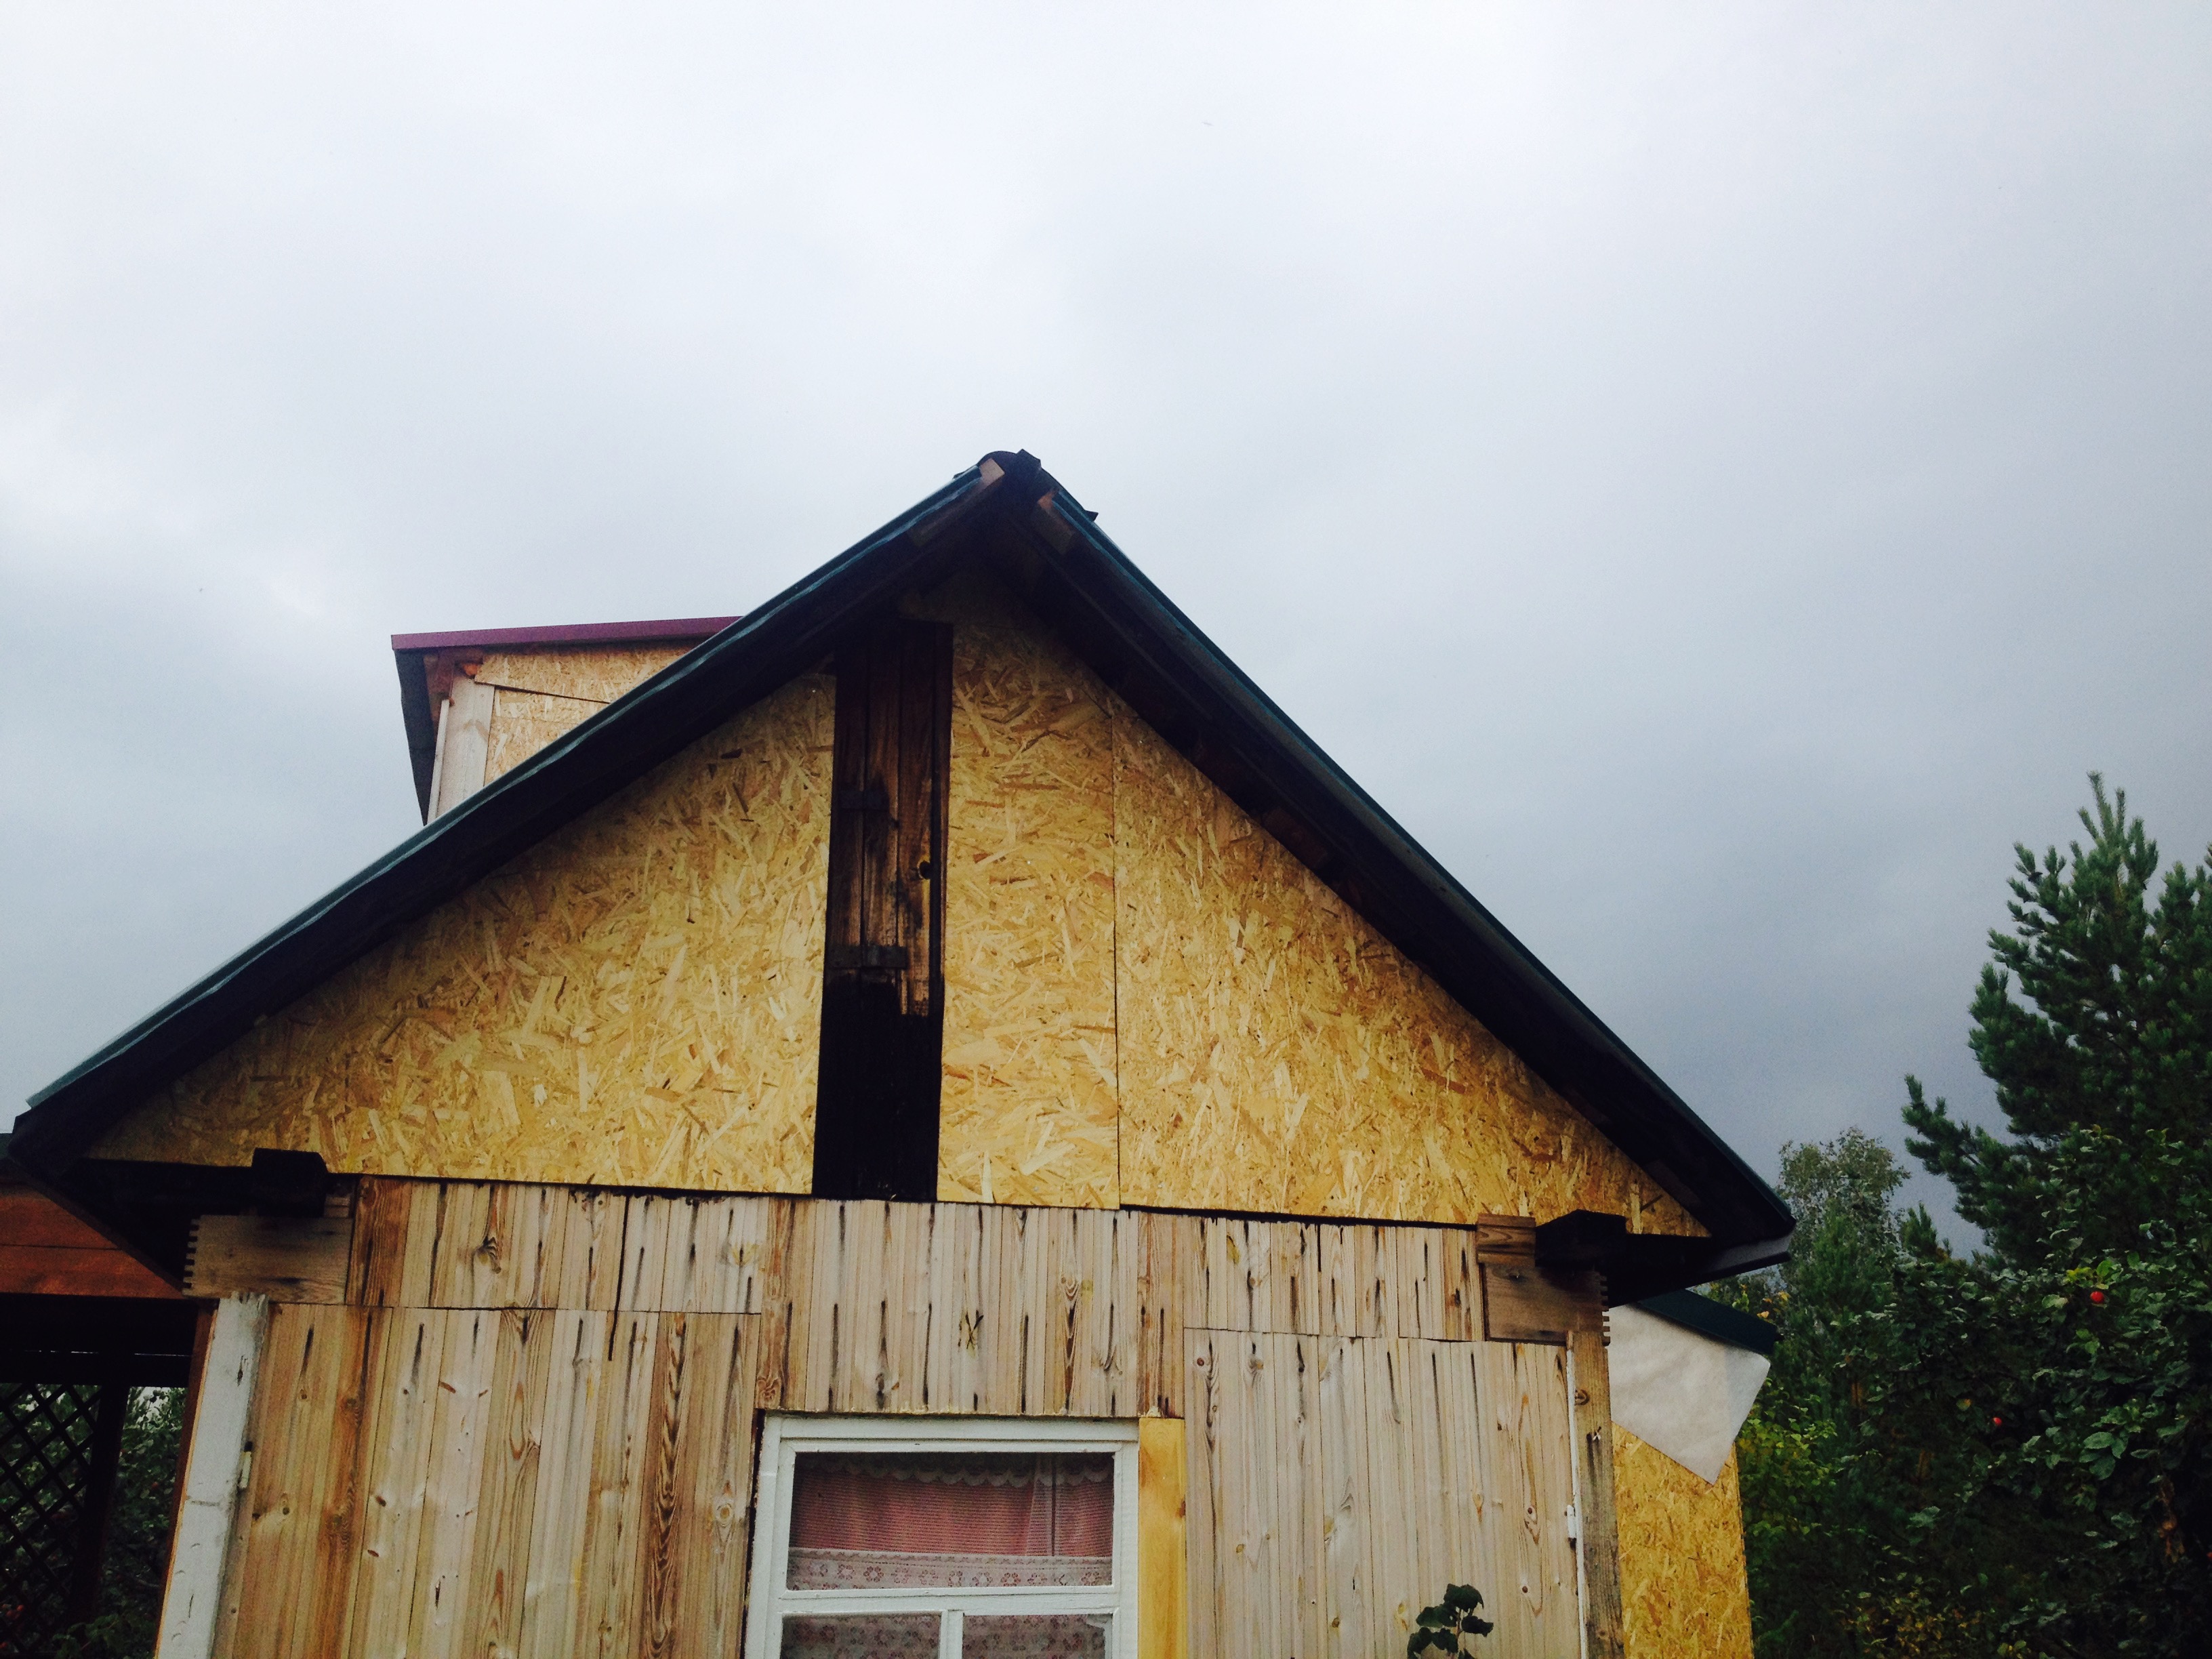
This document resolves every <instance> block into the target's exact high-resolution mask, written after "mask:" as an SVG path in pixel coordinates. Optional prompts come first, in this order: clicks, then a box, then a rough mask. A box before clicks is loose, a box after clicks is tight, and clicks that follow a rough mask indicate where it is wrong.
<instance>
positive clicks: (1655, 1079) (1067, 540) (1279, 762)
mask: <svg viewBox="0 0 2212 1659" xmlns="http://www.w3.org/2000/svg"><path fill="white" fill-rule="evenodd" d="M1039 480H1040V482H1041V483H1042V484H1043V485H1045V486H1046V488H1047V491H1048V493H1046V494H1043V495H1030V492H1029V491H1028V490H1026V489H1025V490H1024V491H1023V496H1026V497H1028V498H1029V499H1030V500H1034V501H1036V503H1037V504H1036V507H1034V508H1032V509H1031V510H1030V512H1029V513H1025V514H1020V515H1018V520H1017V521H1018V523H1019V524H1020V525H1021V527H1022V529H1023V531H1024V532H1025V533H1024V540H1025V542H1026V544H1027V545H1026V547H1025V548H1024V549H1022V550H1013V551H1011V552H1009V553H1002V554H1001V556H1000V562H1001V567H1002V570H1003V571H1004V574H1007V575H1008V576H1009V577H1010V578H1011V579H1012V580H1014V581H1015V582H1016V584H1017V586H1018V587H1019V588H1020V589H1022V590H1023V591H1024V593H1025V596H1026V597H1028V598H1029V599H1030V602H1031V603H1032V604H1033V605H1036V608H1037V609H1038V610H1039V611H1041V612H1042V613H1043V614H1044V615H1045V616H1046V617H1047V620H1048V621H1050V622H1052V623H1054V625H1055V626H1056V627H1058V628H1060V629H1061V630H1062V631H1063V632H1064V633H1066V634H1068V635H1071V636H1072V639H1073V641H1075V642H1077V643H1078V647H1079V649H1081V650H1083V651H1084V652H1085V655H1086V656H1087V657H1089V658H1090V659H1091V661H1092V663H1093V665H1094V666H1097V667H1098V668H1099V669H1100V671H1102V673H1103V676H1104V677H1105V678H1107V679H1108V680H1109V684H1115V689H1116V690H1121V691H1122V693H1123V695H1124V696H1129V695H1130V694H1131V693H1132V692H1135V693H1136V694H1137V695H1136V696H1133V698H1132V701H1133V702H1136V703H1137V704H1138V705H1139V713H1140V714H1141V713H1145V712H1146V710H1145V709H1144V708H1143V707H1142V702H1143V701H1145V698H1144V695H1143V694H1144V690H1145V688H1144V687H1143V686H1142V685H1141V684H1139V682H1141V681H1145V680H1149V681H1151V682H1152V684H1154V685H1156V686H1157V687H1158V689H1159V690H1162V691H1164V692H1165V693H1166V695H1167V696H1170V697H1171V698H1172V699H1173V700H1174V701H1175V702H1177V703H1179V704H1181V705H1182V708H1183V709H1185V710H1188V711H1189V713H1190V714H1192V715H1193V716H1194V718H1195V720H1196V721H1197V723H1198V724H1199V725H1200V726H1201V727H1202V728H1203V729H1202V731H1201V732H1197V733H1191V732H1184V733H1172V732H1170V733H1166V734H1165V735H1168V736H1169V737H1170V741H1177V739H1178V738H1180V741H1177V746H1178V747H1179V748H1182V749H1183V750H1184V751H1185V753H1186V754H1189V753H1190V751H1191V749H1192V748H1193V747H1194V738H1197V739H1198V740H1199V741H1202V742H1203V743H1204V744H1206V745H1207V746H1209V747H1212V748H1218V749H1224V750H1227V751H1228V752H1229V754H1230V755H1231V756H1232V757H1234V759H1235V761H1236V762H1237V763H1238V764H1239V765H1241V767H1242V768H1243V769H1245V770H1246V771H1248V772H1249V774H1250V775H1252V776H1253V777H1254V778H1255V779H1257V780H1259V781H1261V782H1262V783H1263V784H1264V785H1265V786H1266V787H1267V788H1268V789H1269V790H1271V791H1272V792H1273V793H1274V794H1275V795H1276V796H1277V798H1278V799H1279V801H1280V803H1281V805H1282V806H1283V807H1284V808H1285V810H1286V811H1288V812H1289V813H1290V814H1291V816H1292V817H1294V818H1296V819H1297V821H1298V822H1299V823H1301V824H1302V825H1303V826H1304V828H1305V829H1307V830H1309V831H1310V833H1311V835H1312V836H1314V837H1315V838H1316V840H1318V841H1319V842H1321V843H1322V847H1323V848H1326V854H1325V855H1324V856H1323V857H1322V858H1321V859H1320V860H1317V861H1316V860H1313V859H1311V858H1309V859H1308V862H1309V863H1317V867H1316V871H1315V873H1316V875H1318V876H1320V877H1321V878H1322V879H1323V880H1324V881H1328V882H1330V883H1331V884H1332V885H1336V886H1338V887H1339V889H1340V890H1346V897H1347V898H1348V899H1350V900H1351V901H1352V902H1353V904H1354V905H1355V908H1358V910H1359V912H1360V913H1361V914H1362V915H1364V916H1366V918H1367V919H1368V920H1369V921H1370V922H1372V923H1373V924H1374V925H1375V926H1376V927H1377V928H1378V929H1379V930H1380V931H1381V932H1382V933H1383V934H1384V935H1385V937H1387V938H1389V939H1390V940H1391V942H1392V943H1393V944H1395V945H1397V946H1398V947H1399V948H1400V949H1401V950H1403V951H1406V953H1407V955H1408V956H1409V957H1413V960H1415V961H1416V962H1418V963H1420V964H1421V965H1422V966H1423V967H1424V968H1425V969H1427V970H1428V971H1429V972H1430V973H1431V974H1432V975H1435V977H1436V978H1437V981H1438V982H1439V983H1440V984H1441V985H1442V986H1443V987H1444V989H1445V990H1447V991H1448V992H1449V993H1450V994H1452V995H1453V997H1454V998H1455V999H1456V1000H1458V1001H1459V1002H1460V1003H1461V1004H1462V1006H1464V1007H1466V1008H1467V1009H1468V1012H1470V1013H1472V1014H1474V1016H1475V1017H1476V1018H1478V1019H1480V1020H1481V1021H1482V1022H1483V1024H1485V1025H1486V1026H1488V1027H1489V1028H1490V1030H1492V1033H1493V1034H1494V1035H1496V1036H1498V1039H1499V1040H1500V1041H1501V1042H1504V1043H1505V1045H1506V1046H1507V1047H1508V1048H1512V1049H1513V1050H1514V1051H1515V1052H1516V1054H1519V1055H1520V1056H1521V1058H1522V1060H1525V1061H1527V1062H1528V1065H1529V1066H1531V1067H1532V1068H1533V1069H1534V1070H1535V1071H1536V1072H1537V1073H1538V1074H1539V1075H1541V1076H1542V1077H1543V1078H1544V1079H1546V1080H1547V1081H1548V1082H1549V1083H1551V1084H1552V1085H1553V1087H1554V1088H1556V1089H1558V1090H1559V1092H1560V1094H1561V1095H1562V1096H1564V1097H1565V1098H1566V1099H1567V1100H1568V1101H1569V1103H1571V1104H1572V1105H1573V1106H1574V1107H1575V1109H1577V1111H1578V1112H1580V1113H1581V1114H1582V1115H1583V1116H1585V1117H1587V1118H1588V1119H1589V1121H1591V1123H1592V1124H1594V1125H1595V1127H1598V1128H1599V1129H1600V1130H1601V1131H1602V1132H1603V1133H1605V1134H1606V1135H1607V1138H1608V1139H1612V1140H1613V1143H1614V1144H1615V1145H1616V1146H1620V1149H1621V1151H1622V1152H1625V1153H1626V1155H1627V1156H1628V1157H1630V1158H1632V1159H1634V1160H1635V1161H1636V1162H1637V1163H1638V1164H1639V1165H1641V1166H1642V1167H1643V1168H1644V1169H1645V1170H1648V1171H1649V1172H1650V1174H1651V1176H1653V1178H1654V1179H1655V1180H1656V1181H1658V1182H1660V1183H1661V1185H1662V1186H1663V1187H1665V1188H1667V1190H1668V1192H1669V1193H1671V1194H1673V1195H1674V1197H1675V1198H1676V1199H1677V1200H1679V1201H1680V1203H1681V1204H1682V1206H1683V1207H1684V1208H1685V1209H1686V1210H1687V1211H1689V1212H1690V1213H1691V1214H1692V1215H1693V1216H1695V1217H1697V1218H1698V1219H1699V1221H1700V1222H1702V1223H1703V1224H1704V1225H1705V1227H1706V1228H1707V1229H1708V1230H1709V1231H1710V1232H1711V1235H1712V1242H1713V1243H1715V1244H1716V1245H1724V1246H1734V1247H1738V1248H1737V1249H1735V1250H1733V1251H1732V1252H1731V1254H1732V1255H1742V1254H1744V1250H1743V1248H1742V1247H1752V1248H1751V1249H1750V1253H1749V1254H1748V1255H1745V1260H1744V1264H1743V1267H1735V1268H1734V1269H1733V1271H1743V1270H1744V1267H1750V1266H1755V1265H1763V1264H1764V1262H1766V1261H1779V1260H1781V1259H1782V1258H1783V1256H1784V1255H1785V1254H1786V1251H1787V1245H1788V1239H1789V1235H1790V1232H1791V1231H1792V1230H1793V1228H1794V1227H1795V1226H1796V1218H1794V1217H1793V1216H1792V1215H1791V1214H1790V1209H1789V1206H1787V1205H1785V1204H1784V1203H1783V1201H1782V1200H1781V1199H1780V1198H1779V1197H1778V1195H1777V1194H1775V1193H1774V1191H1773V1190H1772V1189H1771V1188H1770V1187H1768V1186H1767V1184H1766V1182H1764V1181H1763V1180H1761V1179H1760V1178H1759V1176H1758V1174H1757V1173H1756V1172H1755V1171H1753V1170H1752V1169H1751V1167H1750V1166H1749V1165H1748V1164H1746V1163H1745V1162H1744V1161H1743V1160H1742V1158H1740V1157H1738V1156H1737V1155H1736V1153H1735V1150H1734V1149H1733V1148H1731V1147H1730V1146H1729V1145H1728V1144H1727V1142H1725V1141H1724V1140H1723V1139H1721V1138H1720V1137H1719V1136H1718V1135H1717V1134H1715V1133H1713V1131H1712V1130H1711V1128H1710V1127H1708V1126H1707V1125H1706V1124H1705V1121H1703V1120H1702V1119H1700V1118H1699V1116H1698V1115H1697V1114H1696V1113H1695V1112H1694V1111H1693V1110H1692V1109H1691V1108H1690V1106H1689V1104H1688V1103H1686V1102H1685V1101H1684V1100H1683V1099H1682V1098H1681V1097H1680V1096H1679V1095H1677V1094H1676V1093H1675V1092H1674V1091H1673V1090H1672V1089H1670V1088H1669V1087H1668V1085H1666V1083H1665V1082H1663V1081H1662V1079H1660V1078H1659V1076H1658V1074H1657V1073H1655V1072H1653V1071H1652V1070H1651V1068H1650V1066H1647V1065H1645V1064H1644V1061H1643V1060H1641V1059H1639V1058H1638V1056H1637V1055H1636V1054H1634V1053H1633V1052H1632V1050H1631V1049H1630V1048H1629V1047H1628V1045H1627V1044H1626V1043H1625V1042H1622V1041H1621V1040H1620V1037H1619V1036H1615V1035H1614V1034H1613V1031H1612V1030H1609V1029H1608V1028H1607V1026H1606V1024H1604V1022H1603V1021H1601V1020H1600V1019H1599V1018H1598V1017H1597V1016H1596V1015H1595V1013H1593V1012H1591V1011H1590V1010H1589V1008H1588V1007H1587V1006H1584V1004H1583V1002H1582V1000H1580V999H1579V998H1577V996H1576V995H1575V994H1573V993H1572V992H1571V991H1570V990H1568V989H1567V987H1565V985H1564V984H1563V983H1561V982H1560V981H1559V978H1558V976H1557V975H1554V974H1553V972H1552V971H1551V970H1550V969H1547V968H1546V967H1545V966H1544V964H1543V963H1541V962H1540V961H1538V960H1537V958H1536V957H1535V956H1534V954H1533V953H1532V952H1531V951H1529V950H1528V947H1527V946H1526V945H1522V943H1521V941H1520V940H1519V939H1516V938H1515V937H1514V936H1513V934H1512V933H1510V932H1509V931H1508V930H1507V929H1506V928H1505V927H1504V925H1503V924H1501V923H1500V922H1499V921H1498V920H1497V918H1496V917H1494V916H1492V915H1491V914H1490V912H1489V911H1488V910H1486V908H1483V906H1482V904H1481V903H1480V902H1479V901H1478V900H1476V898H1475V897H1474V895H1472V894H1471V893H1469V892H1468V890H1466V889H1465V888H1464V887H1463V886H1462V885H1461V884H1460V883H1459V882H1458V881H1457V880H1456V879H1455V878H1454V877H1453V876H1452V875H1451V873H1450V872H1449V871H1447V870H1446V869H1445V868H1444V867H1443V866H1442V865H1440V864H1439V863H1437V860H1435V859H1434V858H1433V857H1432V856H1431V854H1429V853H1428V852H1427V850H1426V849H1425V848H1423V847H1421V845H1420V844H1419V842H1416V841H1415V840H1414V839H1413V836H1410V835H1408V834H1407V832H1406V830H1405V829H1403V828H1402V827H1401V826H1400V825H1399V824H1398V823H1397V822H1396V821H1395V819H1394V818H1392V817H1390V815H1389V813H1388V812H1386V811H1383V808H1382V807H1381V806H1380V805H1378V804H1377V803H1376V801H1375V800H1374V799H1373V798H1372V797H1370V795H1369V794H1368V793H1366V791H1365V790H1364V789H1362V788H1361V787H1359V786H1358V784H1357V783H1355V782H1354V781H1352V778H1351V777H1350V775H1347V774H1346V772H1345V771H1344V769H1342V768H1341V767H1340V766H1339V765H1337V763H1335V762H1334V761H1333V760H1332V759H1330V758H1329V757H1328V754H1327V753H1326V752H1325V751H1323V750H1322V748H1321V746H1320V745H1319V744H1316V743H1315V742H1314V741H1313V739H1312V738H1309V737H1308V736H1307V735H1306V734H1305V732H1304V731H1303V730H1301V729H1300V728H1299V726H1298V725H1297V722H1296V721H1294V720H1291V718H1290V716H1289V715H1288V714H1285V713H1284V711H1283V710H1282V709H1281V708H1279V707H1278V706H1277V705H1276V704H1275V702H1273V700H1272V699H1271V698H1269V697H1268V696H1267V694H1266V693H1265V692H1263V691H1262V690H1260V688H1259V687H1258V686H1257V685H1256V684H1254V683H1253V682H1252V680H1251V679H1250V678H1249V677H1248V676H1247V675H1246V674H1245V673H1244V672H1243V671H1242V670H1241V669H1239V668H1238V667H1237V665H1236V664H1235V663H1234V662H1233V661H1231V659H1230V658H1229V657H1228V656H1227V654H1226V653H1224V652H1223V651H1222V650H1221V649H1220V648H1219V647H1218V646H1216V645H1215V644H1214V643H1213V642H1212V641H1211V640H1210V639H1208V638H1207V637H1206V634H1205V633H1204V632H1203V630H1201V629H1200V628H1199V627H1198V626H1197V624H1196V623H1193V622H1192V621H1191V620H1190V618H1189V617H1187V616H1185V615H1184V614H1183V613H1182V611H1181V610H1180V609H1178V608H1177V607H1176V604H1175V602H1174V601H1173V600H1171V599H1169V598H1168V597H1167V595H1166V594H1165V593H1164V592H1161V591H1160V590H1159V588H1158V587H1157V586H1154V585H1153V583H1152V581H1151V580H1150V579H1149V578H1147V577H1146V575H1145V574H1144V573H1143V572H1142V571H1141V570H1139V568H1137V566H1136V565H1135V564H1134V562H1132V561H1131V560H1130V558H1129V557H1128V556H1127V554H1125V553H1123V552H1122V551H1121V549H1120V548H1119V547H1117V546H1116V545H1115V544H1114V542H1113V541H1112V539H1111V538H1109V537H1108V536H1107V535H1106V534H1105V532H1103V531H1101V530H1100V529H1099V528H1098V526H1097V521H1096V520H1094V519H1093V518H1092V516H1091V514H1090V513H1088V512H1086V511H1085V509H1084V508H1083V507H1082V505H1081V504H1080V503H1079V501H1076V500H1075V499H1074V498H1073V496H1071V495H1068V494H1067V492H1066V490H1065V489H1061V488H1060V487H1059V486H1058V485H1057V483H1056V481H1054V480H1053V479H1052V478H1051V477H1050V475H1049V474H1045V473H1042V472H1041V473H1040V474H1039ZM1022 498H1023V497H1022V496H1014V495H1009V498H1008V502H1009V507H1010V509H1011V508H1012V506H1013V503H1014V502H1015V501H1018V500H1020V499H1022ZM1193 758H1194V759H1197V758H1198V757H1193ZM1198 763H1199V764H1200V769H1201V770H1206V771H1208V772H1209V773H1212V772H1215V771H1216V770H1217V768H1216V767H1215V766H1213V765H1208V764H1207V763H1206V761H1204V760H1199V762H1198ZM1216 781H1217V782H1218V781H1219V778H1218V776H1217V778H1216ZM1231 793H1232V795H1233V794H1235V793H1237V792H1236V791H1234V790H1231ZM1239 804H1240V805H1245V806H1247V808H1248V810H1249V808H1250V807H1251V806H1252V805H1254V804H1255V803H1253V802H1251V801H1249V800H1247V801H1240V803H1239ZM1255 816H1258V815H1257V814H1255ZM1263 822H1264V819H1263ZM1332 866H1336V867H1332Z"/></svg>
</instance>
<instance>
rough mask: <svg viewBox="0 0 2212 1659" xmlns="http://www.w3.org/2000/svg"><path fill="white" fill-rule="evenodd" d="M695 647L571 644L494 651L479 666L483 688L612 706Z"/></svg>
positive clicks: (479, 678) (478, 680)
mask: <svg viewBox="0 0 2212 1659" xmlns="http://www.w3.org/2000/svg"><path fill="white" fill-rule="evenodd" d="M690 648H691V647H690V646H688V645H641V646H623V647H619V648H610V647H605V646H571V647H557V648H546V649H541V650H537V651H494V652H491V653H488V654H487V655H486V656H485V657H484V659H483V662H482V663H480V664H479V665H477V674H476V678H477V684H479V685H495V686H502V687H505V688H506V689H507V690H513V691H538V692H544V693H546V694H549V695H550V696H561V697H582V698H584V699H586V701H588V702H613V701H614V700H615V699H616V698H617V697H619V696H622V695H623V693H624V692H626V691H630V690H635V688H636V687H638V686H640V685H641V684H644V683H645V682H646V681H647V680H648V679H651V678H653V676H654V675H655V674H658V673H659V671H661V670H662V669H664V668H665V667H667V666H668V665H669V664H671V663H672V662H674V661H675V660H676V659H678V657H680V656H682V655H683V654H684V653H685V652H686V651H689V650H690Z"/></svg>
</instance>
